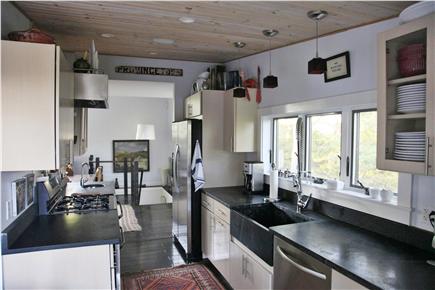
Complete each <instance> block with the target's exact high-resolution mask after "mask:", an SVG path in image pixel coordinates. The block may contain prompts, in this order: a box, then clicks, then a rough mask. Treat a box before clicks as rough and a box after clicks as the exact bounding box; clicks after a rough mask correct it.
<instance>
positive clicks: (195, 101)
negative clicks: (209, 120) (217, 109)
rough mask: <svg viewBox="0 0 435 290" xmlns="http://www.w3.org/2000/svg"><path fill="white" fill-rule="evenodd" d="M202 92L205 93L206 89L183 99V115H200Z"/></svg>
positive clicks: (190, 116) (194, 116)
mask: <svg viewBox="0 0 435 290" xmlns="http://www.w3.org/2000/svg"><path fill="white" fill-rule="evenodd" d="M203 92H205V93H207V91H201V92H198V93H196V94H194V95H191V96H189V97H187V98H186V99H185V100H184V117H185V118H186V119H196V118H198V117H200V116H201V115H202V94H203Z"/></svg>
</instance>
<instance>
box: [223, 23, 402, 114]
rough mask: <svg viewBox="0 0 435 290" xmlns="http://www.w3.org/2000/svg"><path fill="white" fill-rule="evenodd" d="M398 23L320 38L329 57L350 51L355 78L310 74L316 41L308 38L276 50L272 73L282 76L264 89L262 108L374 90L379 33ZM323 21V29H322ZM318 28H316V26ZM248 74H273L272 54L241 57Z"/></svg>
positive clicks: (235, 63)
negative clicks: (333, 78)
mask: <svg viewBox="0 0 435 290" xmlns="http://www.w3.org/2000/svg"><path fill="white" fill-rule="evenodd" d="M397 24H398V21H397V19H392V20H387V21H383V22H379V23H375V24H372V25H368V26H363V27H359V28H356V29H352V30H348V31H345V32H342V33H337V34H333V35H330V36H326V37H322V38H320V39H319V55H320V56H321V57H324V58H326V57H329V56H333V55H335V54H338V53H341V52H344V51H347V50H348V51H350V63H351V77H350V78H346V79H342V80H338V81H334V82H330V83H325V82H324V80H323V75H309V74H308V72H307V71H308V61H309V60H311V59H312V58H313V57H314V55H315V41H314V40H311V41H306V42H302V43H298V44H295V45H291V46H286V47H283V48H279V49H275V50H272V74H273V75H275V76H278V84H279V86H278V88H275V89H263V90H262V94H263V102H262V103H261V104H260V107H270V106H276V105H282V104H289V103H293V102H297V101H307V100H312V99H318V98H324V97H329V96H337V95H343V94H349V93H355V92H360V91H367V90H373V89H375V88H376V87H377V85H376V80H377V78H376V63H377V58H376V52H377V33H378V32H380V31H384V30H387V29H389V28H392V27H394V26H396V25H397ZM321 27H322V26H321V24H320V31H321V29H322V28H321ZM313 29H314V28H313ZM238 64H239V61H238V60H236V61H232V62H230V63H227V64H226V65H227V70H229V69H235V68H237V67H238ZM240 64H241V67H242V69H243V70H245V71H246V75H247V76H248V77H254V78H255V79H257V77H256V75H257V66H258V65H259V66H260V68H261V74H262V75H261V79H262V78H263V77H264V76H266V75H267V74H268V73H269V54H268V52H266V53H261V54H256V55H252V56H249V57H246V58H243V59H241V60H240Z"/></svg>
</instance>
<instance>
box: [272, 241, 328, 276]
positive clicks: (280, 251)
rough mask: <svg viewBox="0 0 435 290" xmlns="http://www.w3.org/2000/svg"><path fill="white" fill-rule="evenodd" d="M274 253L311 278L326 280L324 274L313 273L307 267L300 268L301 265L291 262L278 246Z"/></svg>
mask: <svg viewBox="0 0 435 290" xmlns="http://www.w3.org/2000/svg"><path fill="white" fill-rule="evenodd" d="M276 251H277V252H278V254H279V255H280V256H281V257H282V258H283V259H284V260H286V261H287V262H289V263H290V264H292V265H293V266H294V267H296V268H297V269H299V270H300V271H302V272H305V273H307V274H309V275H311V276H314V277H316V278H319V279H322V280H326V275H325V274H323V273H319V272H316V271H314V270H311V269H309V268H307V267H304V266H302V265H301V264H298V263H296V262H295V261H293V260H292V259H290V257H289V256H287V255H286V254H285V253H284V252H283V250H282V249H281V247H280V246H276Z"/></svg>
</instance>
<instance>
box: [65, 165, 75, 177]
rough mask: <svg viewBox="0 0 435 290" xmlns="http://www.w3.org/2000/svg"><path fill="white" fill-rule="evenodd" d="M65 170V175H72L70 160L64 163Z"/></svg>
mask: <svg viewBox="0 0 435 290" xmlns="http://www.w3.org/2000/svg"><path fill="white" fill-rule="evenodd" d="M65 171H66V175H67V176H73V175H74V171H73V166H72V164H71V162H68V164H67V165H66V168H65Z"/></svg>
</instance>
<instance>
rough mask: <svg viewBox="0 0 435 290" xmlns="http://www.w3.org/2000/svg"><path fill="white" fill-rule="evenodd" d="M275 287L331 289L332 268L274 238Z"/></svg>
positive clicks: (314, 289)
mask: <svg viewBox="0 0 435 290" xmlns="http://www.w3.org/2000/svg"><path fill="white" fill-rule="evenodd" d="M273 261H274V262H273V289H289V290H290V289H298V290H299V289H310V290H317V289H331V268H329V267H328V266H326V265H325V264H323V263H321V262H319V261H317V260H316V259H314V258H313V257H311V256H309V255H307V254H305V253H304V252H302V251H301V250H299V249H297V248H296V247H294V246H292V245H290V244H288V243H286V242H284V241H283V240H281V239H279V238H277V237H275V238H274V254H273Z"/></svg>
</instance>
